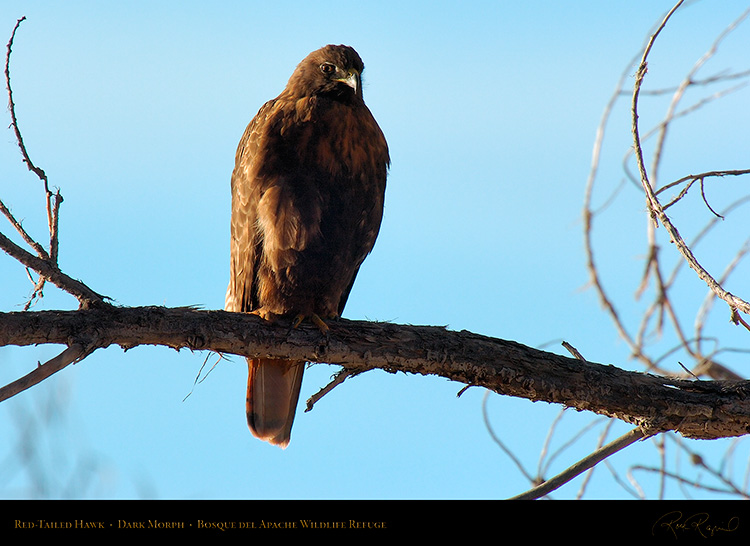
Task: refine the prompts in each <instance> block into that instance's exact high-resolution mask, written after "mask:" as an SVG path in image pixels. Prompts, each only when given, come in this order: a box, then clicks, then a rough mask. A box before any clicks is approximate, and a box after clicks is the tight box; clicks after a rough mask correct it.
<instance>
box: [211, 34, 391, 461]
mask: <svg viewBox="0 0 750 546" xmlns="http://www.w3.org/2000/svg"><path fill="white" fill-rule="evenodd" d="M363 70H364V64H363V63H362V59H361V58H360V57H359V55H358V54H357V52H356V51H355V50H354V49H352V48H351V47H349V46H344V45H327V46H325V47H323V48H321V49H318V50H317V51H313V52H312V53H310V54H309V55H308V56H307V57H305V59H303V60H302V62H301V63H300V64H299V65H298V66H297V68H296V69H295V71H294V73H293V74H292V76H291V77H290V78H289V81H288V83H287V85H286V87H285V88H284V90H283V91H282V92H281V94H280V95H279V96H278V97H276V98H275V99H273V100H270V101H268V102H267V103H265V104H264V105H263V106H262V107H261V108H260V110H259V111H258V113H257V115H256V116H255V117H254V118H253V119H252V121H251V122H250V124H249V125H248V126H247V129H245V133H244V134H243V135H242V138H241V139H240V143H239V146H238V147H237V153H236V156H235V166H234V171H233V172H232V221H231V267H230V281H229V288H228V290H227V296H226V305H225V308H226V310H227V311H234V312H249V313H255V314H257V315H259V316H261V317H263V318H264V319H266V320H269V321H273V320H276V319H278V318H280V317H284V318H290V319H293V320H296V321H297V323H298V322H299V321H301V320H305V319H308V320H310V321H312V322H313V323H315V324H317V325H318V327H319V328H320V329H321V331H326V330H327V326H326V323H325V321H326V320H327V319H333V318H336V317H338V316H340V315H341V312H342V311H343V309H344V305H345V304H346V300H347V298H348V296H349V292H350V290H351V288H352V284H353V283H354V279H355V277H356V276H357V272H358V271H359V267H360V266H361V265H362V262H363V261H364V259H365V257H366V256H367V255H368V254H369V253H370V251H371V250H372V247H373V245H374V244H375V239H376V237H377V235H378V231H379V230H380V223H381V220H382V217H383V203H384V199H385V181H386V176H387V173H388V167H389V164H390V157H389V155H388V145H387V143H386V140H385V137H384V136H383V132H382V131H381V130H380V127H379V126H378V124H377V122H376V121H375V118H374V117H373V116H372V113H371V112H370V110H369V109H368V108H367V106H365V103H364V100H363V98H362V79H361V78H362V71H363ZM304 367H305V362H304V361H303V362H299V361H289V360H278V359H268V358H258V359H248V379H247V402H246V412H247V422H248V425H249V427H250V430H251V432H252V433H253V434H254V435H255V436H256V437H258V438H260V439H261V440H265V441H267V442H270V443H271V444H275V445H278V446H281V447H282V448H283V447H286V446H287V445H288V443H289V438H290V435H291V429H292V422H293V421H294V414H295V410H296V406H297V401H298V398H299V392H300V386H301V384H302V373H303V371H304Z"/></svg>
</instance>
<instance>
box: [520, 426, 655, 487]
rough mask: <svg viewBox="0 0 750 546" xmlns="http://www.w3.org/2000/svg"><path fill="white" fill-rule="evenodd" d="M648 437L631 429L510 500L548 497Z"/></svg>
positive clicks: (645, 433) (639, 431)
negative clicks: (615, 454)
mask: <svg viewBox="0 0 750 546" xmlns="http://www.w3.org/2000/svg"><path fill="white" fill-rule="evenodd" d="M648 436H650V433H648V432H644V431H643V430H641V429H639V428H636V429H633V430H631V431H630V432H628V433H627V434H625V435H623V436H621V437H620V438H618V439H617V440H614V441H613V442H610V443H609V444H607V445H606V446H604V447H602V448H600V449H597V450H596V451H594V452H593V453H591V455H588V456H586V457H584V458H583V459H581V460H580V461H579V462H578V463H577V464H575V465H573V466H571V467H570V468H568V469H566V470H565V471H564V472H562V473H560V474H558V475H557V476H555V477H554V478H551V479H549V480H547V481H546V482H544V483H542V484H540V485H538V486H536V487H534V488H533V489H530V490H528V491H526V492H525V493H521V494H520V495H517V496H515V497H512V498H511V499H510V500H534V499H539V498H541V497H543V496H545V495H548V494H549V493H551V492H552V491H554V490H555V489H558V488H559V487H561V486H563V485H565V484H566V483H568V482H569V481H570V480H572V479H573V478H575V477H577V476H579V475H581V474H583V473H584V472H586V471H587V470H589V469H591V468H593V467H594V466H595V465H596V464H598V463H600V462H601V461H603V460H604V459H606V458H607V457H609V456H610V455H612V454H614V453H617V452H618V451H621V450H623V449H625V448H626V447H628V446H629V445H631V444H634V443H635V442H637V441H639V440H642V439H644V438H646V437H648Z"/></svg>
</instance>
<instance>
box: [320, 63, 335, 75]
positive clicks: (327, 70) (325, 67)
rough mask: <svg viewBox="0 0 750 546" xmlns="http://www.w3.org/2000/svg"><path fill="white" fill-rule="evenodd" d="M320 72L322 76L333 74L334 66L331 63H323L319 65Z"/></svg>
mask: <svg viewBox="0 0 750 546" xmlns="http://www.w3.org/2000/svg"><path fill="white" fill-rule="evenodd" d="M320 71H321V72H322V73H323V74H333V73H334V72H336V66H335V65H334V64H332V63H323V64H322V65H320Z"/></svg>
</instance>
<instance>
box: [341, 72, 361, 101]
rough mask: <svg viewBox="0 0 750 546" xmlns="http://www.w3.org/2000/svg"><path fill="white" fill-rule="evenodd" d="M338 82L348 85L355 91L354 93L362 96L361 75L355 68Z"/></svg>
mask: <svg viewBox="0 0 750 546" xmlns="http://www.w3.org/2000/svg"><path fill="white" fill-rule="evenodd" d="M336 81H337V82H341V83H345V84H346V85H348V86H349V87H351V88H352V89H354V92H355V93H356V94H357V95H359V96H360V97H361V96H362V85H361V79H360V75H359V72H357V71H356V70H354V69H353V68H350V69H349V71H348V72H347V73H346V76H344V77H343V78H337V79H336Z"/></svg>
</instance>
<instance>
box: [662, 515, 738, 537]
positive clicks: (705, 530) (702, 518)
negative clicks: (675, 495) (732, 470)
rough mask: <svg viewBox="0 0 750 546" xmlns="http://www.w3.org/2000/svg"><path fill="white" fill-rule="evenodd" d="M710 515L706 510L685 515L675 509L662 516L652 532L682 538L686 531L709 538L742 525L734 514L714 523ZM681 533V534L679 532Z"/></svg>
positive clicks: (734, 529)
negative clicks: (724, 520)
mask: <svg viewBox="0 0 750 546" xmlns="http://www.w3.org/2000/svg"><path fill="white" fill-rule="evenodd" d="M709 519H710V516H709V515H708V513H706V512H698V513H695V514H692V515H689V516H687V517H683V514H682V512H680V511H678V510H675V511H673V512H668V513H666V514H664V515H663V516H661V517H660V518H659V519H658V520H656V522H655V523H654V525H653V526H652V527H651V534H652V535H654V536H656V535H658V534H661V533H667V534H672V536H674V538H680V536H681V535H682V534H684V533H688V532H693V533H698V534H699V535H700V536H701V537H703V538H709V537H712V536H714V535H717V534H719V533H731V532H732V531H736V530H737V529H738V528H739V526H740V518H738V517H737V516H732V517H731V518H729V520H727V521H726V522H722V523H720V524H714V523H711V522H710V521H709ZM678 533H679V534H678Z"/></svg>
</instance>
